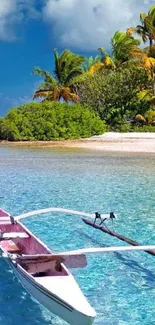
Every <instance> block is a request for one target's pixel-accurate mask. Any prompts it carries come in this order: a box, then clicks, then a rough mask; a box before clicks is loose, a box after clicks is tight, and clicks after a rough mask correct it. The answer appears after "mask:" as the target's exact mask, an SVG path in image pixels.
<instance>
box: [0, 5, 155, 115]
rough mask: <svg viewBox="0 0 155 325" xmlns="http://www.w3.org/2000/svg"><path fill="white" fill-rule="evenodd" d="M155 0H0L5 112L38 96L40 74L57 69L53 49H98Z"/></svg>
mask: <svg viewBox="0 0 155 325" xmlns="http://www.w3.org/2000/svg"><path fill="white" fill-rule="evenodd" d="M153 4H154V0H0V72H1V73H0V116H3V115H5V114H6V112H7V111H8V110H9V109H10V108H11V107H13V106H17V105H20V104H23V103H25V102H27V101H31V100H32V94H33V92H34V90H35V89H36V87H37V86H38V85H39V82H40V80H39V77H37V76H33V75H31V71H32V70H33V68H34V66H40V67H42V68H43V69H47V70H50V71H51V72H52V70H53V49H54V48H57V49H58V51H60V52H61V51H62V50H63V49H65V48H69V49H71V50H72V51H74V52H78V53H82V54H85V55H91V54H92V55H96V54H97V52H96V49H97V48H98V47H100V46H104V47H106V48H108V47H109V40H110V38H111V36H112V35H113V34H114V32H115V31H116V30H118V29H119V30H121V31H123V30H126V28H127V27H130V26H135V25H137V24H138V23H139V14H140V13H141V12H143V11H144V12H147V11H148V10H149V9H150V7H151V6H152V5H153Z"/></svg>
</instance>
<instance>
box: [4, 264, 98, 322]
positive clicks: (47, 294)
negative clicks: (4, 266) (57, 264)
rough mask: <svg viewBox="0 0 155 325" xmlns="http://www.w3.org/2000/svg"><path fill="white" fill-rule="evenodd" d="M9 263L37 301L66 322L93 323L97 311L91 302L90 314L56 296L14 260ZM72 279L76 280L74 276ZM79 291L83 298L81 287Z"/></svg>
mask: <svg viewBox="0 0 155 325" xmlns="http://www.w3.org/2000/svg"><path fill="white" fill-rule="evenodd" d="M8 263H9V265H10V266H11V268H12V269H13V271H14V273H15V275H16V276H17V278H18V279H19V280H20V282H21V284H22V285H23V287H24V288H25V289H26V290H27V291H28V292H29V293H30V295H32V296H33V297H34V298H35V300H36V301H37V302H39V303H40V304H42V305H43V306H44V307H45V308H47V309H48V310H49V311H51V312H52V313H54V314H56V315H57V316H59V317H61V318H62V319H64V320H65V321H66V322H68V323H70V324H72V325H91V324H92V323H93V321H94V318H95V316H96V313H95V311H94V309H93V308H91V306H90V305H89V304H88V305H89V307H90V315H89V314H85V313H83V312H81V311H79V310H77V309H75V308H74V307H73V306H72V305H71V304H69V303H67V302H66V301H65V300H63V299H61V298H60V297H58V296H56V295H55V294H53V293H52V292H51V291H48V290H46V288H44V287H43V286H41V285H39V283H37V281H35V280H34V279H33V277H32V276H30V275H29V274H28V273H27V272H26V271H25V270H23V269H22V268H21V267H20V266H18V265H17V266H16V265H15V264H14V263H13V262H12V261H9V260H8ZM71 277H72V275H71ZM72 280H73V281H74V282H75V280H74V278H73V277H72ZM75 283H76V282H75ZM76 285H77V284H76ZM62 290H63V288H62ZM68 290H69V288H68ZM79 291H80V293H81V298H83V297H84V296H83V294H82V292H81V290H80V288H79ZM73 298H74V297H73ZM79 303H80V301H79Z"/></svg>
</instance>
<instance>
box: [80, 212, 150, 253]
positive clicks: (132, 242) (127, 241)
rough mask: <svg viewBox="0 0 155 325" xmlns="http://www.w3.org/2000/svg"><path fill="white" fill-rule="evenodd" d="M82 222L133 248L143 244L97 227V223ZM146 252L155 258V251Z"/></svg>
mask: <svg viewBox="0 0 155 325" xmlns="http://www.w3.org/2000/svg"><path fill="white" fill-rule="evenodd" d="M82 220H83V222H84V223H85V224H87V225H88V226H91V227H93V228H95V229H98V230H101V231H102V232H104V233H106V234H108V235H110V236H112V237H116V238H118V239H119V240H121V241H124V242H126V243H128V244H130V245H132V246H141V244H139V243H137V242H136V241H134V240H132V239H130V238H127V237H125V236H123V235H120V234H118V233H117V232H115V231H112V230H110V229H108V228H106V227H105V226H100V225H97V224H95V223H93V222H91V221H89V220H87V219H85V218H82ZM145 252H146V253H148V254H151V255H153V256H155V250H150V251H148V250H145Z"/></svg>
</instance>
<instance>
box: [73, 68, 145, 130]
mask: <svg viewBox="0 0 155 325" xmlns="http://www.w3.org/2000/svg"><path fill="white" fill-rule="evenodd" d="M149 84H150V80H149V77H148V74H147V71H146V70H144V69H142V68H137V67H135V68H132V69H131V68H130V69H129V68H124V67H123V68H122V67H121V68H119V69H117V70H116V71H114V72H112V73H109V72H108V71H105V70H104V71H101V72H100V73H97V74H95V75H94V76H87V77H86V80H85V81H83V83H81V84H80V86H79V87H78V85H77V92H78V95H79V97H80V100H81V102H82V103H87V105H89V106H90V107H92V108H93V110H94V111H95V112H97V113H98V114H99V115H100V117H101V119H103V120H105V121H106V122H107V123H108V124H115V123H117V122H118V121H120V122H121V121H123V120H124V119H126V118H128V117H131V116H133V115H135V114H136V113H138V110H139V109H140V108H141V106H142V105H143V106H146V110H147V109H148V105H144V103H141V101H140V100H139V99H138V97H137V94H138V93H139V91H141V90H142V89H144V88H145V87H148V86H149Z"/></svg>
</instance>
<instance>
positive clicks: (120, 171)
mask: <svg viewBox="0 0 155 325" xmlns="http://www.w3.org/2000/svg"><path fill="white" fill-rule="evenodd" d="M0 184H1V186H0V206H1V207H3V208H4V209H6V210H7V211H10V212H11V213H12V214H14V215H17V214H20V213H23V212H27V211H30V210H33V209H39V208H46V207H64V208H71V209H76V210H82V211H85V212H94V211H100V212H107V211H115V212H116V213H117V215H118V217H119V218H118V219H117V221H116V222H115V224H114V228H115V230H116V231H118V232H120V233H121V234H124V235H126V236H129V237H131V238H133V239H135V240H137V241H139V242H141V243H143V244H155V231H154V229H155V203H154V202H155V201H154V198H155V155H146V154H145V155H139V154H124V155H123V154H118V153H117V154H115V153H112V154H110V153H104V152H91V151H84V150H80V151H79V150H70V149H63V150H62V149H47V148H44V149H38V148H36V149H32V148H29V149H27V148H22V149H21V148H16V147H14V148H9V147H1V148H0ZM41 222H42V224H41ZM24 223H25V224H26V225H27V226H29V228H30V229H31V230H32V231H34V232H35V234H36V235H38V236H39V237H40V238H41V239H42V240H44V242H46V243H47V244H48V246H49V247H50V248H53V249H54V250H56V251H59V250H66V249H67V250H68V249H76V248H81V247H91V246H95V247H98V246H104V245H109V246H110V245H121V242H119V241H118V240H116V239H113V238H110V237H108V235H105V234H103V233H100V232H98V231H96V230H94V229H91V228H89V227H88V226H86V225H84V224H83V223H82V221H81V219H80V218H79V217H76V216H72V217H71V216H67V215H61V214H59V215H58V214H57V215H45V216H44V217H41V216H38V217H37V218H34V217H33V218H30V219H27V220H25V221H24ZM122 244H123V243H122ZM88 261H89V265H88V266H87V268H85V269H81V270H73V273H74V275H75V277H76V279H77V281H78V283H79V284H80V286H81V288H82V289H83V292H84V293H85V295H86V296H87V298H88V300H89V301H90V303H91V304H92V305H93V306H94V308H95V309H96V311H97V314H98V315H97V318H96V320H95V324H99V325H100V324H103V325H133V324H134V325H154V324H155V302H154V301H155V262H154V261H155V260H154V258H153V257H152V256H149V255H148V254H146V253H138V252H136V253H129V252H128V253H116V254H113V253H111V254H104V255H95V256H91V257H89V258H88ZM0 270H1V271H0V273H1V276H0V288H1V294H0V324H2V322H3V325H18V324H22V325H26V324H29V325H51V324H54V325H59V324H65V322H64V321H62V320H60V319H59V318H58V317H56V316H54V315H52V314H51V313H50V312H48V311H47V310H46V309H44V308H43V307H42V306H40V305H39V304H37V303H36V302H35V301H34V300H33V299H32V298H31V297H30V296H29V294H27V293H26V292H25V290H24V289H23V288H22V286H21V285H20V283H19V282H18V281H17V279H16V278H15V277H14V276H13V274H12V271H11V270H10V269H9V268H8V266H7V264H6V263H5V261H3V260H2V259H0Z"/></svg>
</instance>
